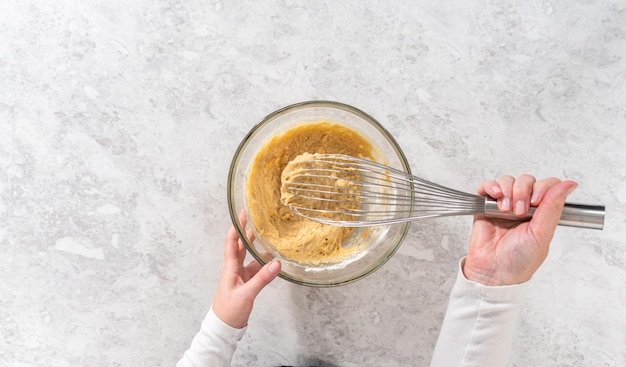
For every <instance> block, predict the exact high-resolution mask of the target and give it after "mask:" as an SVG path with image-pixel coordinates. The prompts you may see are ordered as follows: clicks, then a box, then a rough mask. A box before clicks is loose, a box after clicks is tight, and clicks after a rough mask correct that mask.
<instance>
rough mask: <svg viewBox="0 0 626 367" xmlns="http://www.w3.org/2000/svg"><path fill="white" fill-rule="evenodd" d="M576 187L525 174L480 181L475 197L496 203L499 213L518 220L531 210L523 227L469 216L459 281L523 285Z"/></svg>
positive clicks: (543, 255)
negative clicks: (469, 229)
mask: <svg viewBox="0 0 626 367" xmlns="http://www.w3.org/2000/svg"><path fill="white" fill-rule="evenodd" d="M577 187H578V184H577V183H575V182H573V181H561V180H559V179H557V178H547V179H544V180H540V181H537V180H536V179H535V177H533V176H531V175H522V176H520V177H518V178H517V179H515V178H514V177H512V176H503V177H501V178H500V179H498V180H497V181H486V182H484V183H483V184H482V185H481V186H480V188H479V189H478V194H479V195H483V196H487V195H488V196H491V197H492V198H494V199H497V201H498V208H499V209H500V211H502V212H510V211H513V212H514V213H515V215H518V216H523V215H525V214H526V213H527V212H528V209H529V208H530V206H531V205H532V206H536V207H537V209H536V211H535V213H534V214H533V217H532V219H531V220H530V221H526V222H516V221H510V220H501V219H489V218H486V217H484V216H475V217H474V226H473V228H472V233H471V236H470V248H469V253H468V255H467V259H466V260H465V265H464V267H463V274H465V277H466V278H467V279H469V280H472V281H475V282H478V283H482V284H485V285H491V286H498V285H512V284H519V283H523V282H525V281H528V280H529V279H530V278H531V277H532V276H533V274H534V273H535V271H537V269H538V268H539V266H541V264H542V263H543V261H544V260H545V258H546V257H547V256H548V249H549V247H550V241H551V240H552V237H553V235H554V231H555V230H556V226H557V225H558V222H559V219H560V217H561V212H562V211H563V205H564V204H565V199H566V198H567V196H568V195H569V194H570V193H571V192H572V191H574V190H575V189H576V188H577Z"/></svg>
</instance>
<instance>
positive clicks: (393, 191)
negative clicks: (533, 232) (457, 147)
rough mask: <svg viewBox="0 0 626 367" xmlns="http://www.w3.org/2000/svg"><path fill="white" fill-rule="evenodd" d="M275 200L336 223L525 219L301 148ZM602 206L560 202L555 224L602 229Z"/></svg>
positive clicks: (485, 200)
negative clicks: (473, 217)
mask: <svg viewBox="0 0 626 367" xmlns="http://www.w3.org/2000/svg"><path fill="white" fill-rule="evenodd" d="M281 201H282V202H283V204H285V205H287V206H289V207H290V208H291V209H292V210H293V211H294V212H295V213H296V214H298V215H300V216H302V217H304V218H307V219H310V220H312V221H315V222H318V223H322V224H328V225H333V226H340V227H368V226H376V225H385V224H394V223H400V222H407V221H413V220H418V219H425V218H435V217H444V216H453V215H484V216H486V217H489V218H498V219H508V220H515V221H523V220H528V219H530V218H531V217H532V215H533V213H534V211H535V208H534V207H531V208H530V210H529V212H528V214H527V215H526V216H525V217H520V216H516V215H514V214H513V213H512V212H510V213H503V212H500V211H499V209H498V206H497V202H496V201H495V200H494V199H492V198H489V197H484V196H480V195H474V194H468V193H465V192H462V191H458V190H454V189H450V188H447V187H445V186H442V185H438V184H436V183H433V182H429V181H427V180H424V179H421V178H419V177H415V176H412V175H410V174H408V173H405V172H402V171H400V170H397V169H394V168H391V167H388V166H386V165H383V164H380V163H376V162H373V161H370V160H367V159H361V158H356V157H352V156H348V155H341V154H306V153H305V154H304V155H301V156H298V157H297V158H296V159H294V160H293V161H292V162H290V163H289V165H288V166H287V167H286V168H285V170H284V171H283V175H282V187H281ZM604 211H605V209H604V206H602V205H581V204H571V203H566V204H565V208H564V210H563V213H562V215H561V219H560V222H559V224H560V225H565V226H573V227H581V228H592V229H602V228H603V227H604Z"/></svg>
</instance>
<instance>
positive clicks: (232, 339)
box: [176, 308, 246, 367]
mask: <svg viewBox="0 0 626 367" xmlns="http://www.w3.org/2000/svg"><path fill="white" fill-rule="evenodd" d="M245 332H246V328H243V329H235V328H233V327H231V326H228V325H227V324H225V323H224V322H223V321H222V320H220V319H219V318H218V317H217V315H215V313H214V312H213V308H211V309H210V310H209V312H208V313H207V315H206V317H205V318H204V321H202V325H201V326H200V331H198V333H197V334H196V336H194V338H193V340H192V341H191V346H190V347H189V349H188V350H187V351H186V352H185V354H184V355H183V357H182V358H181V360H180V361H178V363H177V364H176V367H214V366H216V367H217V366H220V367H227V366H230V362H231V361H232V359H233V354H234V353H235V350H236V349H237V343H238V342H239V340H241V338H242V337H243V335H244V334H245Z"/></svg>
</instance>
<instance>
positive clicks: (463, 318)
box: [431, 259, 528, 367]
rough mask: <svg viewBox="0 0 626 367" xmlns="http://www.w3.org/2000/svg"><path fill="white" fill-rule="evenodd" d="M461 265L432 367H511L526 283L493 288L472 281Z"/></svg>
mask: <svg viewBox="0 0 626 367" xmlns="http://www.w3.org/2000/svg"><path fill="white" fill-rule="evenodd" d="M464 262H465V259H463V260H461V261H460V263H459V266H460V268H459V273H458V276H457V279H456V283H455V285H454V287H453V288H452V291H451V293H450V302H449V304H448V310H447V312H446V316H445V318H444V321H443V324H442V326H441V332H440V333H439V339H438V340H437V345H436V347H435V351H434V353H433V358H432V360H431V367H443V366H445V367H451V366H463V367H470V366H480V367H492V366H493V367H496V366H497V367H503V366H508V365H510V363H511V354H512V349H513V338H514V336H515V329H516V326H517V320H518V316H519V311H520V306H521V304H522V301H523V296H524V290H525V289H526V285H527V283H528V282H526V283H522V284H517V285H512V286H502V287H490V286H485V285H482V284H479V283H475V282H472V281H469V280H467V279H466V278H465V276H464V275H463V271H462V269H463V264H464Z"/></svg>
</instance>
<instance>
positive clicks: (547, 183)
mask: <svg viewBox="0 0 626 367" xmlns="http://www.w3.org/2000/svg"><path fill="white" fill-rule="evenodd" d="M559 182H561V180H559V179H558V178H556V177H549V178H546V179H543V180H540V181H537V182H536V183H535V186H534V187H533V194H532V196H531V197H530V204H531V205H533V206H538V205H539V204H541V201H542V200H543V197H544V196H545V194H546V192H548V190H549V189H550V188H551V187H552V186H554V185H556V184H558V183H559Z"/></svg>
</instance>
